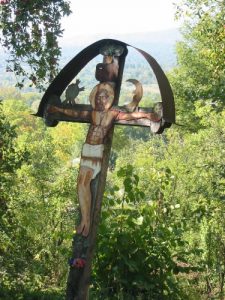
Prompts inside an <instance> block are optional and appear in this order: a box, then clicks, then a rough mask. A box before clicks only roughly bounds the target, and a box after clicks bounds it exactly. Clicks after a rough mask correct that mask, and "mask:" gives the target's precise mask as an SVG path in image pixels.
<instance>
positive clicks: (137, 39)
mask: <svg viewBox="0 0 225 300" xmlns="http://www.w3.org/2000/svg"><path fill="white" fill-rule="evenodd" d="M104 38H113V39H118V40H121V41H124V42H126V43H128V44H131V45H132V46H135V47H137V48H141V49H143V50H145V51H146V52H148V53H149V54H151V55H152V56H153V57H154V58H156V59H157V61H158V62H159V64H160V65H161V66H162V68H163V69H164V70H165V71H168V70H170V69H171V68H173V67H174V66H175V65H176V53H175V44H176V42H177V41H178V40H181V35H180V33H179V31H178V29H169V30H165V31H156V32H147V33H132V34H122V35H116V34H114V35H112V34H111V35H102V34H101V35H92V36H73V37H71V38H70V39H63V38H62V39H61V40H60V46H61V48H62V57H61V60H60V68H62V67H63V66H64V65H65V64H67V63H68V62H69V61H70V60H71V59H72V58H73V57H74V56H75V55H76V54H77V53H79V52H80V51H81V50H82V49H83V48H85V47H87V46H88V45H90V44H91V43H93V42H95V41H97V40H100V39H104ZM6 58H7V56H6V54H4V53H3V51H0V82H1V83H0V86H10V85H14V84H15V78H14V76H13V74H12V73H6V72H5V69H6V62H5V61H6ZM97 60H98V61H101V58H100V57H99V58H98V59H97ZM97 60H95V61H93V62H91V63H90V64H88V65H87V67H86V70H85V71H84V72H83V74H85V76H84V77H85V80H88V84H90V85H92V84H94V81H93V80H92V77H93V76H94V69H95V65H96V61H97ZM126 65H127V70H128V74H131V76H133V75H132V72H133V71H135V72H134V75H135V76H136V74H139V75H140V73H142V72H143V71H144V70H145V69H146V68H149V67H148V65H147V63H146V62H145V60H144V59H143V57H142V56H141V55H140V54H139V53H137V52H136V51H134V50H133V49H131V48H130V50H129V55H128V57H127V60H126ZM144 73H146V70H145V71H144ZM90 74H93V75H92V76H90ZM145 77H146V74H145V76H144V78H142V77H141V78H140V80H142V82H143V80H145ZM150 77H151V78H152V80H151V83H154V76H152V74H150Z"/></svg>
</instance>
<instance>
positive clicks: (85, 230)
mask: <svg viewBox="0 0 225 300" xmlns="http://www.w3.org/2000/svg"><path fill="white" fill-rule="evenodd" d="M89 228H90V222H84V221H81V223H80V225H79V226H77V229H76V231H77V233H78V234H81V233H82V235H83V236H85V237H86V236H88V234H89Z"/></svg>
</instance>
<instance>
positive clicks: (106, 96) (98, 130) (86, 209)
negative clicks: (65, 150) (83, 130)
mask: <svg viewBox="0 0 225 300" xmlns="http://www.w3.org/2000/svg"><path fill="white" fill-rule="evenodd" d="M135 96H136V95H135ZM135 96H134V97H135ZM89 99H90V103H91V105H92V111H76V110H75V109H69V108H62V107H57V106H53V105H50V106H49V107H48V110H47V112H48V113H50V114H52V113H62V114H64V115H66V116H69V117H75V118H77V117H80V118H82V117H85V118H88V119H90V123H91V125H90V127H89V130H88V133H87V137H86V141H85V144H84V145H83V148H82V154H81V162H80V170H79V175H78V181H77V191H78V199H79V203H80V209H81V223H80V225H79V226H78V227H77V233H78V234H80V233H82V234H83V235H84V236H87V235H88V233H89V228H90V211H91V180H93V179H94V178H95V177H96V175H97V174H98V173H99V172H100V171H101V162H102V157H103V151H104V138H105V137H106V135H107V133H108V132H109V129H110V128H111V127H112V125H113V123H114V121H117V120H135V119H141V118H146V119H149V120H151V121H153V122H160V119H161V118H160V117H159V116H158V115H157V114H156V113H153V112H152V113H146V112H138V111H137V112H124V111H121V110H119V109H117V108H113V107H112V104H113V100H114V87H113V83H112V82H111V83H109V82H104V83H100V84H98V85H97V86H95V87H94V89H93V90H92V92H91V94H90V98H89ZM138 100H139V101H140V100H141V99H138Z"/></svg>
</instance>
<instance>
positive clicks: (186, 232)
mask: <svg viewBox="0 0 225 300" xmlns="http://www.w3.org/2000/svg"><path fill="white" fill-rule="evenodd" d="M224 15H225V3H224V1H219V0H217V1H215V0H214V1H211V0H198V1H196V0H186V1H180V3H179V5H177V18H184V19H185V24H184V26H183V28H182V41H180V42H178V43H177V44H176V57H177V62H176V63H175V60H174V58H173V59H172V61H173V63H172V65H171V63H168V64H167V66H168V68H167V70H168V73H167V75H168V77H169V80H170V82H171V85H172V88H173V92H174V95H175V103H176V110H177V123H178V124H181V125H182V126H177V125H173V126H172V127H171V128H170V129H169V130H167V131H166V132H164V133H163V134H162V135H159V136H153V135H151V134H150V133H149V130H148V129H143V128H128V127H117V128H116V131H115V135H114V141H113V148H112V149H113V151H112V153H111V159H110V168H109V170H108V177H107V187H106V191H105V195H104V201H103V208H102V216H101V224H100V228H99V234H98V244H97V249H96V257H95V261H94V267H93V275H92V283H91V288H90V299H124V300H126V299H146V300H147V299H153V300H155V299H159V300H161V299H171V300H176V299H182V300H183V299H188V300H198V299H224V298H225V296H224V283H225V282H224V280H225V207H224V201H225V189H224V187H225V107H224V105H225V102H224V101H225V96H224V90H225V60H224V59H225V44H224V40H225V25H224V24H225V20H224ZM136 46H138V47H139V45H136ZM66 62H67V61H66ZM137 62H138V60H136V58H135V57H134V58H131V59H130V61H128V65H127V67H126V69H125V74H124V76H125V77H126V78H125V79H128V78H129V77H131V78H136V79H138V80H140V81H141V82H142V83H143V86H144V90H145V95H144V99H143V105H144V104H146V103H147V105H149V104H152V103H154V102H156V101H158V100H159V95H158V93H157V88H156V82H155V79H154V77H153V75H152V74H151V73H148V72H149V70H148V67H147V66H144V64H142V62H140V63H137ZM95 64H96V62H94V63H93V64H92V65H90V66H88V67H87V69H86V70H85V71H84V72H83V74H81V75H80V79H81V82H82V83H83V84H84V85H85V87H86V90H85V92H83V93H82V94H80V101H81V102H85V101H87V100H86V99H87V97H88V94H89V89H90V88H91V87H93V86H94V84H95V82H94V81H93V80H92V77H94V76H93V75H94V67H95ZM90 70H92V71H90ZM147 87H150V88H147ZM130 95H131V90H130V87H129V85H128V84H127V85H126V84H124V90H123V92H122V97H121V101H122V102H126V101H127V100H128V98H129V97H130ZM0 96H1V99H2V100H3V101H1V105H0V134H1V135H0V230H1V235H0V299H3V300H11V299H26V300H27V299H32V300H33V299H37V300H41V299H49V300H51V299H54V300H56V299H63V298H64V294H65V286H66V279H67V273H68V259H69V258H70V256H71V242H72V237H73V231H74V226H75V220H76V217H77V215H78V203H77V199H76V177H77V171H78V165H79V156H80V150H81V145H82V143H83V141H84V138H85V135H86V130H87V125H85V124H78V123H75V124H71V123H60V124H59V125H58V126H57V127H55V128H47V127H46V126H45V125H44V123H43V121H42V120H41V119H38V118H35V117H34V116H32V115H31V114H32V113H34V112H35V111H36V109H37V106H38V103H39V101H40V98H41V95H40V94H38V93H36V92H34V91H33V90H31V89H30V87H29V86H25V90H24V92H20V91H18V90H17V89H15V88H13V87H10V86H9V81H8V82H7V87H6V84H4V82H2V83H1V87H0Z"/></svg>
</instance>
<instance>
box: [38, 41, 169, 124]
mask: <svg viewBox="0 0 225 300" xmlns="http://www.w3.org/2000/svg"><path fill="white" fill-rule="evenodd" d="M106 43H116V44H119V45H121V46H124V47H126V46H130V47H132V48H134V49H136V50H137V51H138V52H139V53H141V54H142V55H143V56H144V58H145V59H146V60H147V62H148V63H149V65H150V66H151V68H152V70H153V72H154V74H155V76H156V79H157V82H158V85H159V90H160V94H161V99H162V106H163V118H164V120H165V121H166V122H169V123H175V104H174V97H173V92H172V89H171V86H170V83H169V81H168V79H167V77H166V75H165V73H164V72H163V70H162V68H161V67H160V65H159V64H158V62H157V61H156V60H155V59H154V58H153V57H152V56H151V55H149V54H148V53H147V52H145V51H143V50H141V49H138V48H136V47H133V46H131V45H129V44H126V43H124V42H121V41H118V40H114V39H103V40H100V41H97V42H95V43H93V44H91V45H89V46H88V47H86V48H85V49H83V50H82V51H81V52H79V53H78V54H77V55H76V56H75V57H74V58H73V59H72V60H71V61H70V62H69V63H68V64H67V65H66V66H65V67H64V68H63V69H62V70H61V71H60V72H59V74H58V75H57V76H56V77H55V79H54V80H53V81H52V83H51V84H50V85H49V87H48V89H47V90H46V92H45V94H44V96H43V97H42V99H41V102H40V105H39V108H38V111H37V113H36V114H35V116H38V117H43V114H44V109H45V105H46V104H47V102H48V99H49V97H50V96H51V95H57V96H59V97H60V96H61V95H62V93H63V91H64V90H65V89H66V87H67V86H68V84H69V83H70V82H71V81H72V80H73V78H74V77H76V76H77V74H78V73H79V72H80V71H81V70H82V69H83V68H84V67H85V66H86V65H87V63H88V62H89V61H91V60H92V59H93V58H95V57H96V56H97V55H98V54H99V49H100V48H101V47H102V46H103V45H105V44H106Z"/></svg>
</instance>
